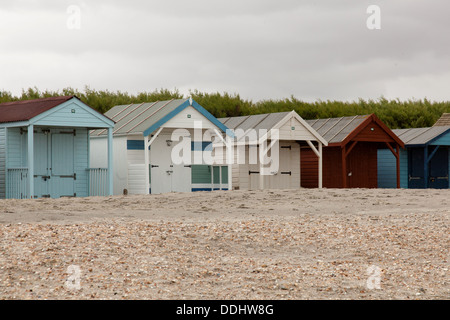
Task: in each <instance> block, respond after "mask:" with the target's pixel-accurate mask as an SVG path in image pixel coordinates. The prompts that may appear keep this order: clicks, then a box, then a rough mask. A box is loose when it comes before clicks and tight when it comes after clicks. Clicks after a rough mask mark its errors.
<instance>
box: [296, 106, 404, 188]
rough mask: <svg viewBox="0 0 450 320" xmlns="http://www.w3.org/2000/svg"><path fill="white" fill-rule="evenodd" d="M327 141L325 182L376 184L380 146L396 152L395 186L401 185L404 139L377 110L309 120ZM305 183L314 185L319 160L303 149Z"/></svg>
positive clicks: (331, 185)
mask: <svg viewBox="0 0 450 320" xmlns="http://www.w3.org/2000/svg"><path fill="white" fill-rule="evenodd" d="M306 122H307V123H308V124H309V125H310V126H311V127H312V128H313V129H315V130H316V131H317V132H318V133H319V134H320V135H322V136H323V137H324V138H325V140H326V141H327V142H328V146H327V147H325V148H324V150H323V175H324V177H323V186H324V187H326V188H377V186H378V182H377V178H378V175H377V150H378V149H380V148H386V149H388V150H390V152H391V153H392V154H393V155H394V157H395V159H396V162H395V177H396V186H397V187H400V162H399V159H400V156H399V154H400V148H404V144H403V142H402V141H401V140H400V139H399V138H398V137H397V136H396V135H395V134H394V133H393V132H392V131H391V130H390V129H389V128H388V127H387V126H386V125H385V124H384V123H383V122H382V121H381V120H380V119H378V117H377V116H375V115H374V114H370V115H357V116H350V117H340V118H329V119H316V120H307V121H306ZM302 155H303V157H302V161H301V171H302V174H303V176H306V177H308V179H305V180H302V187H306V188H315V187H317V184H316V183H315V179H314V177H315V176H316V172H317V170H316V168H317V160H316V159H315V158H314V157H313V155H312V154H311V151H310V150H308V149H305V150H303V149H302Z"/></svg>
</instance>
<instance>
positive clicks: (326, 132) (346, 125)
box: [306, 115, 370, 143]
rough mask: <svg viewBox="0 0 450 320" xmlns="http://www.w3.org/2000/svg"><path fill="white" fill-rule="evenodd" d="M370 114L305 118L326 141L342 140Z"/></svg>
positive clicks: (336, 141) (335, 141)
mask: <svg viewBox="0 0 450 320" xmlns="http://www.w3.org/2000/svg"><path fill="white" fill-rule="evenodd" d="M368 117H370V115H359V116H351V117H340V118H328V119H314V120H306V122H307V123H308V124H309V125H310V126H311V127H312V128H313V129H314V130H316V131H317V133H319V134H320V135H321V136H322V137H324V138H325V140H327V141H328V143H339V142H342V141H343V140H344V139H345V138H346V137H347V136H348V135H349V134H350V133H351V132H353V130H355V129H356V128H357V127H358V126H359V125H360V124H361V123H362V122H363V121H364V120H366V119H367V118H368Z"/></svg>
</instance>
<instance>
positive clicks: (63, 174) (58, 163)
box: [51, 130, 76, 198]
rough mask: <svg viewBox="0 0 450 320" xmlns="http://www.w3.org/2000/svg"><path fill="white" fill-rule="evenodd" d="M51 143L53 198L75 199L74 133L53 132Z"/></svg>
mask: <svg viewBox="0 0 450 320" xmlns="http://www.w3.org/2000/svg"><path fill="white" fill-rule="evenodd" d="M51 142H52V143H51V196H52V198H60V197H74V196H76V194H75V179H76V175H75V167H74V131H63V130H52V136H51Z"/></svg>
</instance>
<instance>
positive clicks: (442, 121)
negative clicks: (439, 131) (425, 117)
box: [433, 113, 450, 127]
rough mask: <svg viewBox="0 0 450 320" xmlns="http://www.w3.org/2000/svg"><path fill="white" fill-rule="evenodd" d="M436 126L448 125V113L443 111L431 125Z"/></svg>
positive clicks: (449, 122) (449, 115)
mask: <svg viewBox="0 0 450 320" xmlns="http://www.w3.org/2000/svg"><path fill="white" fill-rule="evenodd" d="M436 126H450V113H443V114H442V116H441V117H440V118H439V119H438V120H437V121H436V123H435V124H434V125H433V127H436Z"/></svg>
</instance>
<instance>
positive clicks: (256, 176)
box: [219, 111, 327, 190]
mask: <svg viewBox="0 0 450 320" xmlns="http://www.w3.org/2000/svg"><path fill="white" fill-rule="evenodd" d="M219 120H220V121H221V122H222V123H223V124H224V125H225V126H227V127H228V128H230V129H231V130H232V131H233V133H234V136H235V138H234V140H233V141H234V149H233V152H232V156H233V161H232V163H233V165H232V171H233V172H232V187H233V189H240V190H255V189H296V188H300V181H301V179H302V178H303V176H302V175H301V172H300V157H301V156H302V155H301V153H300V148H301V147H304V148H308V149H309V150H310V151H311V153H312V154H313V155H314V158H315V160H316V161H317V163H318V164H319V165H318V166H317V167H316V169H315V174H316V184H317V185H318V186H321V185H322V168H321V163H322V146H323V145H325V146H326V145H327V142H326V141H325V140H324V139H323V138H322V137H321V136H320V135H319V134H318V133H317V132H316V131H315V130H314V129H313V128H311V126H309V125H308V124H307V123H306V122H305V120H303V119H302V118H301V117H300V116H299V115H298V114H297V113H296V112H295V111H291V112H278V113H269V114H258V115H250V116H241V117H230V118H221V119H219ZM263 149H266V150H265V151H264V150H263ZM269 149H270V150H269ZM266 151H267V153H266ZM263 154H267V159H266V158H265V157H263Z"/></svg>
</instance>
